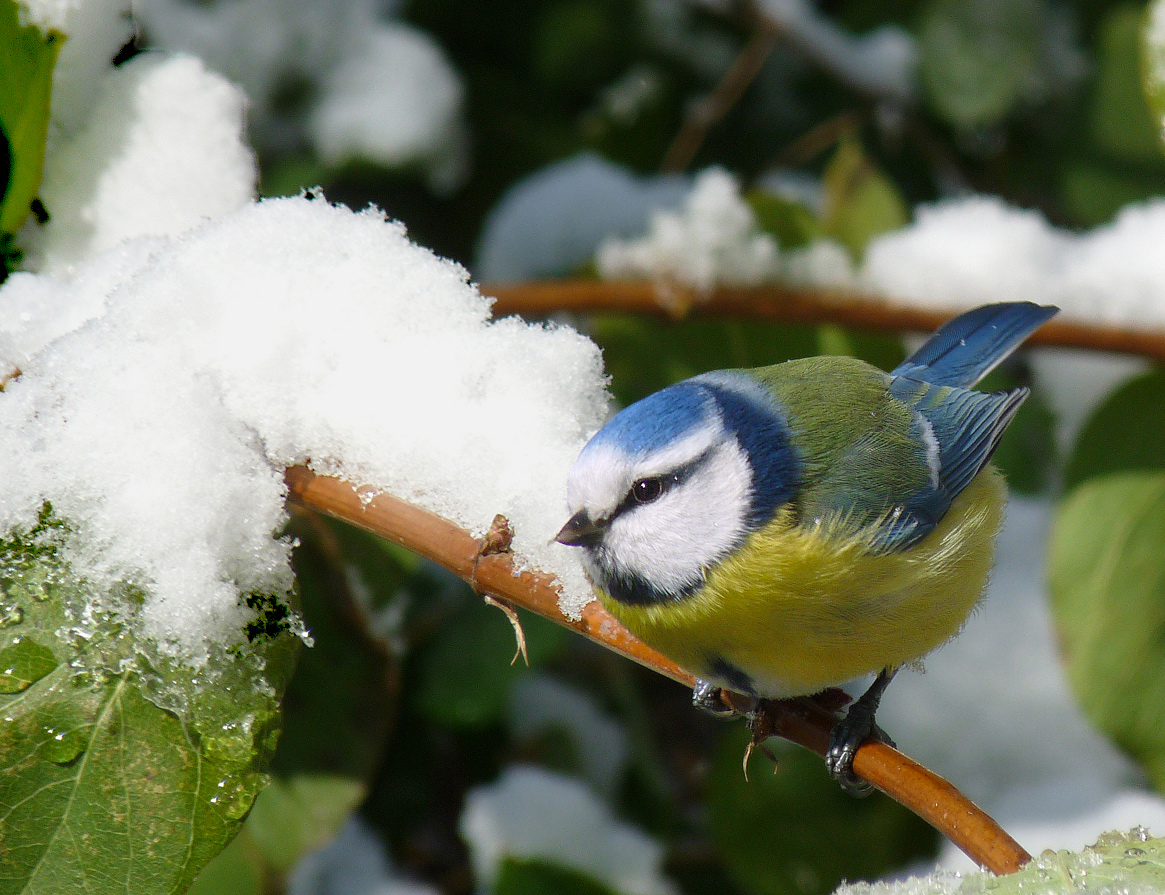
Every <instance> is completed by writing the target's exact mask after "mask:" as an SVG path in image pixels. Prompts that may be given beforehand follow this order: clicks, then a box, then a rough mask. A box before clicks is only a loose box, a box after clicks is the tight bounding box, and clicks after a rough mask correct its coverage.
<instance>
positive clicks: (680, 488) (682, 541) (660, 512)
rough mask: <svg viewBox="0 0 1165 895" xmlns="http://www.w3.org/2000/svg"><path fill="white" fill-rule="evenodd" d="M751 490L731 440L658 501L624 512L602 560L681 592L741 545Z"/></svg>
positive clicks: (609, 536) (745, 460)
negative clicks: (709, 567)
mask: <svg viewBox="0 0 1165 895" xmlns="http://www.w3.org/2000/svg"><path fill="white" fill-rule="evenodd" d="M653 459H654V458H653ZM751 491H752V472H751V469H750V467H749V464H748V458H747V457H746V456H745V454H744V451H743V450H741V448H740V446H739V445H738V444H737V443H736V440H735V439H728V440H726V441H724V442H722V443H721V444H720V445H718V446H716V447H715V448H713V449H712V452H711V454H710V456H709V457H708V458H707V460H705V461H704V462H703V463H702V464H701V465H700V466H699V468H698V469H697V470H695V471H694V472H693V473H692V475H691V476H690V477H689V478H687V479H685V480H684V481H682V482H681V483H680V484H678V485H676V486H675V487H673V488H671V489H670V490H668V491H667V492H666V493H665V494H664V495H663V496H662V497H660V498H659V500H657V501H654V502H653V503H649V504H643V505H642V506H637V507H633V508H631V509H628V510H626V511H624V512H623V513H620V514H619V515H618V516H617V517H616V518H615V519H614V521H613V522H612V524H611V528H610V530H609V531H608V533H607V537H606V538H605V540H604V545H603V546H604V550H603V553H604V558H605V559H606V560H607V561H608V562H611V563H612V564H613V565H614V566H615V567H616V568H617V569H618V570H620V571H623V572H626V573H630V574H632V575H634V576H636V577H638V578H641V579H643V580H644V581H647V582H649V583H650V584H651V585H652V586H653V587H655V588H656V589H657V590H661V591H665V592H670V593H681V592H683V591H685V590H686V589H688V588H690V587H692V586H693V585H694V584H697V583H698V582H699V581H700V580H701V579H702V577H703V573H704V570H705V569H706V568H707V567H708V566H710V565H712V564H714V563H715V562H717V561H718V560H720V559H722V558H724V556H726V555H727V554H729V553H730V552H731V551H732V550H734V549H735V548H736V547H737V545H739V543H740V541H741V540H742V539H743V537H744V535H745V533H746V531H747V516H748V512H749V507H750V505H751Z"/></svg>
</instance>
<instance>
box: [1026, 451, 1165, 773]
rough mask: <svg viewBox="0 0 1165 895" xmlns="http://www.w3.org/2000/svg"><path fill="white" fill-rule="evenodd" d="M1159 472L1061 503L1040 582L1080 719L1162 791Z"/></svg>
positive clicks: (1096, 486) (1164, 658)
mask: <svg viewBox="0 0 1165 895" xmlns="http://www.w3.org/2000/svg"><path fill="white" fill-rule="evenodd" d="M1163 532H1165V472H1159V471H1154V472H1141V473H1116V474H1112V475H1106V476H1103V477H1100V478H1095V479H1091V480H1089V481H1087V482H1085V483H1084V484H1083V485H1080V486H1079V487H1077V488H1076V489H1074V490H1073V491H1072V492H1071V493H1070V494H1069V495H1068V496H1067V497H1066V498H1065V499H1064V501H1063V502H1062V503H1061V505H1060V507H1059V508H1058V510H1057V513H1056V519H1055V522H1054V525H1053V527H1052V533H1051V541H1050V547H1049V552H1048V581H1049V586H1050V590H1051V595H1052V612H1053V616H1054V618H1055V622H1056V631H1057V635H1058V638H1059V643H1060V645H1061V650H1062V652H1063V655H1064V660H1065V663H1066V665H1067V671H1068V679H1069V681H1070V683H1071V685H1072V689H1073V690H1074V691H1075V693H1076V696H1077V698H1078V699H1079V700H1080V703H1081V705H1082V706H1083V708H1084V711H1085V713H1086V714H1087V715H1088V717H1089V718H1091V719H1092V721H1093V723H1095V724H1096V725H1097V726H1098V727H1099V728H1100V729H1101V730H1103V731H1104V732H1105V733H1107V734H1108V736H1110V737H1111V738H1112V739H1113V740H1114V741H1115V742H1116V743H1117V744H1119V745H1120V746H1121V747H1122V748H1124V749H1125V750H1127V751H1128V752H1129V753H1130V754H1131V755H1133V756H1134V757H1136V758H1137V759H1138V760H1140V761H1141V762H1142V763H1143V764H1144V766H1145V768H1146V770H1147V771H1148V773H1149V777H1150V778H1151V779H1152V781H1153V783H1154V785H1155V786H1156V787H1157V788H1158V789H1160V790H1162V791H1165V537H1163V535H1162V533H1163Z"/></svg>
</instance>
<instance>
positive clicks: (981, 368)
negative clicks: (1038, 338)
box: [890, 301, 1059, 388]
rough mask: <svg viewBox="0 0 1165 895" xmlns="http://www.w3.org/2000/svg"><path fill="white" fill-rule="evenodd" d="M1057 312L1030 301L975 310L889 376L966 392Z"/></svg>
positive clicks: (947, 327) (942, 330) (944, 327)
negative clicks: (960, 389)
mask: <svg viewBox="0 0 1165 895" xmlns="http://www.w3.org/2000/svg"><path fill="white" fill-rule="evenodd" d="M1058 311H1059V308H1056V307H1053V306H1051V305H1037V304H1034V303H1033V302H1030V301H1016V302H1003V303H1000V304H994V305H983V306H982V307H979V308H975V310H973V311H968V312H967V313H965V314H960V315H959V316H958V317H956V318H955V319H954V320H950V321H948V322H947V323H945V324H943V325H942V326H941V327H940V328H939V329H938V331H937V332H935V334H934V335H933V336H931V337H930V339H928V340H927V342H926V344H925V345H923V346H922V347H921V348H919V349H918V350H917V351H916V352H914V354H912V355H910V357H908V358H907V359H906V360H904V361H903V362H902V363H901V364H900V365H899V366H898V367H897V368H896V369H895V370H894V371H893V372H892V373H891V374H890V375H892V376H904V377H908V378H910V379H918V380H921V381H923V382H929V383H930V384H932V385H949V386H955V387H958V388H970V387H971V386H973V385H974V384H975V383H976V382H978V381H979V380H980V379H982V378H983V377H984V376H986V375H987V374H988V373H990V372H991V371H992V370H993V369H995V366H996V365H997V364H999V363H1000V362H1001V361H1002V360H1003V359H1004V358H1006V357H1007V356H1008V355H1009V354H1011V352H1013V351H1014V350H1015V349H1016V348H1018V347H1019V344H1020V343H1021V342H1022V341H1023V340H1024V339H1026V338H1027V337H1028V336H1029V335H1031V333H1033V332H1035V330H1037V329H1038V328H1039V327H1040V326H1041V325H1042V324H1043V323H1044V321H1046V320H1047V319H1048V318H1050V317H1052V316H1053V315H1054V314H1056V313H1057V312H1058Z"/></svg>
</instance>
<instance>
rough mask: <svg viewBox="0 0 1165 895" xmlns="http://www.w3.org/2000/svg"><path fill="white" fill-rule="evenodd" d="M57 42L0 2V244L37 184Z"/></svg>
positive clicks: (11, 0)
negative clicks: (0, 49) (22, 19)
mask: <svg viewBox="0 0 1165 895" xmlns="http://www.w3.org/2000/svg"><path fill="white" fill-rule="evenodd" d="M62 43H64V37H62V36H61V35H60V34H49V35H44V34H41V32H40V30H39V29H37V28H36V27H35V26H34V25H21V23H20V15H19V6H18V4H17V2H16V0H0V48H3V52H0V240H3V238H4V235H5V234H7V235H11V234H13V233H15V232H16V230H17V229H18V228H19V227H20V225H21V224H23V223H24V219H25V218H26V217H27V216H28V212H29V209H30V207H31V205H32V200H33V199H34V198H35V197H36V191H37V187H38V186H39V185H40V172H41V166H42V164H43V163H44V146H45V134H46V132H47V130H48V125H49V99H50V93H51V90H52V83H53V65H54V64H55V62H56V59H57V53H58V52H59V51H60V48H61V44H62Z"/></svg>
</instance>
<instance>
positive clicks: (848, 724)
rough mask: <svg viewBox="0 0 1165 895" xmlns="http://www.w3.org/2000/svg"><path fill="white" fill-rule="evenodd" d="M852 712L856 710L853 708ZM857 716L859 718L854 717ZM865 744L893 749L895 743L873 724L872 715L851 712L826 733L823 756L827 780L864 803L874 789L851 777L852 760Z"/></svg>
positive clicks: (857, 777)
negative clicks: (836, 783)
mask: <svg viewBox="0 0 1165 895" xmlns="http://www.w3.org/2000/svg"><path fill="white" fill-rule="evenodd" d="M854 708H857V705H856V704H855V706H854ZM855 714H856V715H858V717H856V718H855V717H854V716H855ZM867 741H872V742H876V743H885V744H886V745H887V746H894V741H893V740H892V739H890V737H889V736H887V735H886V731H884V730H882V728H881V727H879V726H878V725H877V724H875V723H874V713H873V712H869V713H868V714H867V713H865V712H855V711H854V709H853V708H851V709H850V711H849V712H848V713H847V714H846V716H845V717H844V718H842V719H841V720H840V721H838V722H837V724H835V725H834V727H833V730H831V731H830V733H829V749H828V750H827V751H826V753H825V767H826V769H827V770H828V771H829V776H830V777H832V778H833V779H834V780H836V781H837V782H838V784H840V786H841V788H842V789H844V790H845V791H846V792H847V793H849V794H850V795H851V796H854V797H855V798H859V799H863V798H865V797H866V796H868V795H869V794H870V793H871V792H873V791H874V785H873V784H872V783H869V782H868V781H866V780H863V779H862V778H861V777H859V776H858V775H857V774H855V773H854V756H855V755H857V752H858V747H859V746H861V745H862V743H865V742H867Z"/></svg>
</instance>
